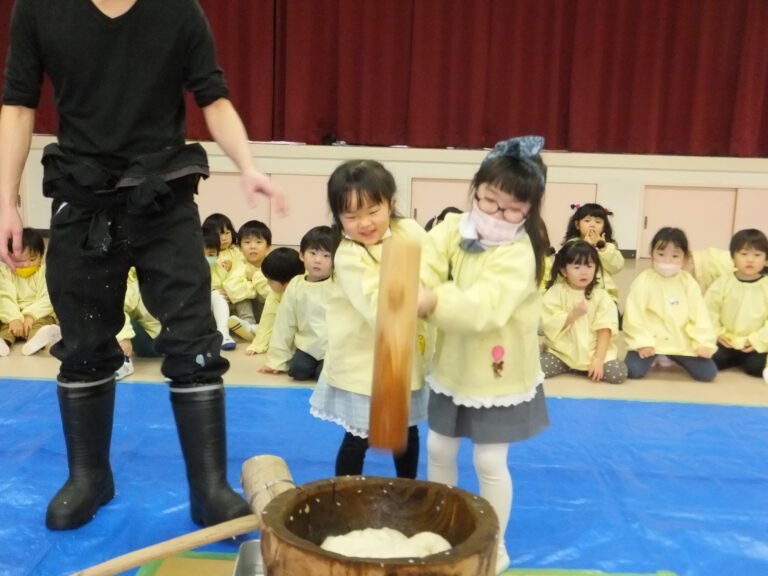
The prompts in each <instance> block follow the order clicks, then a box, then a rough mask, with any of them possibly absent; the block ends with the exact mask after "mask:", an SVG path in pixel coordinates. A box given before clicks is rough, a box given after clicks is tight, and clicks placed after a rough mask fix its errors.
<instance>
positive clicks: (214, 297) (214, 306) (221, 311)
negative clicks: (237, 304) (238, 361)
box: [211, 290, 232, 341]
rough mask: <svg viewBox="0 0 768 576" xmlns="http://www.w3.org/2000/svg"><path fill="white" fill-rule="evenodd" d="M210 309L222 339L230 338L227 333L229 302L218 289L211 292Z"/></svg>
mask: <svg viewBox="0 0 768 576" xmlns="http://www.w3.org/2000/svg"><path fill="white" fill-rule="evenodd" d="M211 310H212V311H213V319H214V320H215V321H216V330H218V331H219V332H221V335H222V336H223V337H224V340H225V341H227V340H232V338H231V337H230V335H229V325H228V322H229V304H227V301H226V300H225V299H224V296H222V295H221V293H220V292H219V291H218V290H213V291H212V292H211Z"/></svg>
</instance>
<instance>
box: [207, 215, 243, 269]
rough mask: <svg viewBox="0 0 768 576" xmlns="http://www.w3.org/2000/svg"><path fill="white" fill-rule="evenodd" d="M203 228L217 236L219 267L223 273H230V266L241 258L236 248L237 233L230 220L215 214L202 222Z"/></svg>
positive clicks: (241, 255) (240, 253)
mask: <svg viewBox="0 0 768 576" xmlns="http://www.w3.org/2000/svg"><path fill="white" fill-rule="evenodd" d="M203 228H205V229H210V230H213V231H214V232H216V234H218V235H219V256H218V261H219V265H220V266H221V267H222V268H223V269H224V271H225V272H231V271H232V265H233V264H234V263H235V262H237V261H239V260H241V259H242V257H243V254H242V252H240V250H239V249H238V247H237V233H236V232H235V227H234V225H233V224H232V220H230V219H229V217H228V216H225V215H224V214H220V213H218V212H216V213H214V214H211V215H210V216H208V217H207V218H206V219H205V220H204V221H203Z"/></svg>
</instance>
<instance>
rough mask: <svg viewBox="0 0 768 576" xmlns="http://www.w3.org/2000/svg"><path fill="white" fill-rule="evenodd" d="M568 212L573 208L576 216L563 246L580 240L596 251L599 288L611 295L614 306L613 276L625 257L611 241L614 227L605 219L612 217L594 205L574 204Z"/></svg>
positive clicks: (620, 267) (616, 294) (614, 289)
mask: <svg viewBox="0 0 768 576" xmlns="http://www.w3.org/2000/svg"><path fill="white" fill-rule="evenodd" d="M571 208H574V209H575V212H574V213H573V215H572V216H571V219H570V220H569V221H568V228H567V230H566V232H565V238H564V239H563V244H565V243H566V242H569V241H571V240H573V239H576V238H580V239H582V240H585V241H586V242H589V243H590V244H591V245H592V246H594V247H595V248H596V249H597V253H598V254H599V256H600V265H601V266H600V267H601V268H602V270H601V272H600V274H599V275H598V277H597V282H598V285H599V286H600V287H601V288H604V289H605V290H606V291H607V292H608V294H610V296H611V298H613V300H614V302H618V300H619V290H618V288H617V287H616V282H615V281H614V280H613V275H614V274H617V273H618V272H620V271H621V269H622V268H624V256H622V254H621V252H620V251H619V248H618V246H617V245H616V241H615V240H614V239H613V227H612V226H611V221H610V219H609V218H608V217H609V216H612V215H613V213H612V212H609V211H608V210H606V209H605V208H604V207H603V206H601V205H600V204H595V203H589V204H581V205H580V204H573V205H572V206H571Z"/></svg>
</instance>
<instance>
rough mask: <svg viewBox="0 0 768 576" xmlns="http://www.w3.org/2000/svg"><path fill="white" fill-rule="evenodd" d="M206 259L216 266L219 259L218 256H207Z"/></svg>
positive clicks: (209, 263)
mask: <svg viewBox="0 0 768 576" xmlns="http://www.w3.org/2000/svg"><path fill="white" fill-rule="evenodd" d="M205 259H206V260H208V266H215V265H216V262H218V260H219V259H218V258H217V257H216V256H206V257H205Z"/></svg>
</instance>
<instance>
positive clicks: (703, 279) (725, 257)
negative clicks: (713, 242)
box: [693, 248, 736, 294]
mask: <svg viewBox="0 0 768 576" xmlns="http://www.w3.org/2000/svg"><path fill="white" fill-rule="evenodd" d="M735 269H736V267H735V266H734V265H733V258H731V253H730V252H729V251H728V250H721V249H720V248H706V249H704V250H694V251H693V275H694V276H695V277H696V281H697V282H698V283H699V285H700V286H701V291H702V293H705V294H706V292H707V289H708V288H709V286H710V285H711V284H712V282H714V281H715V280H717V279H718V278H720V276H725V275H727V274H731V273H733V271H734V270H735Z"/></svg>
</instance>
